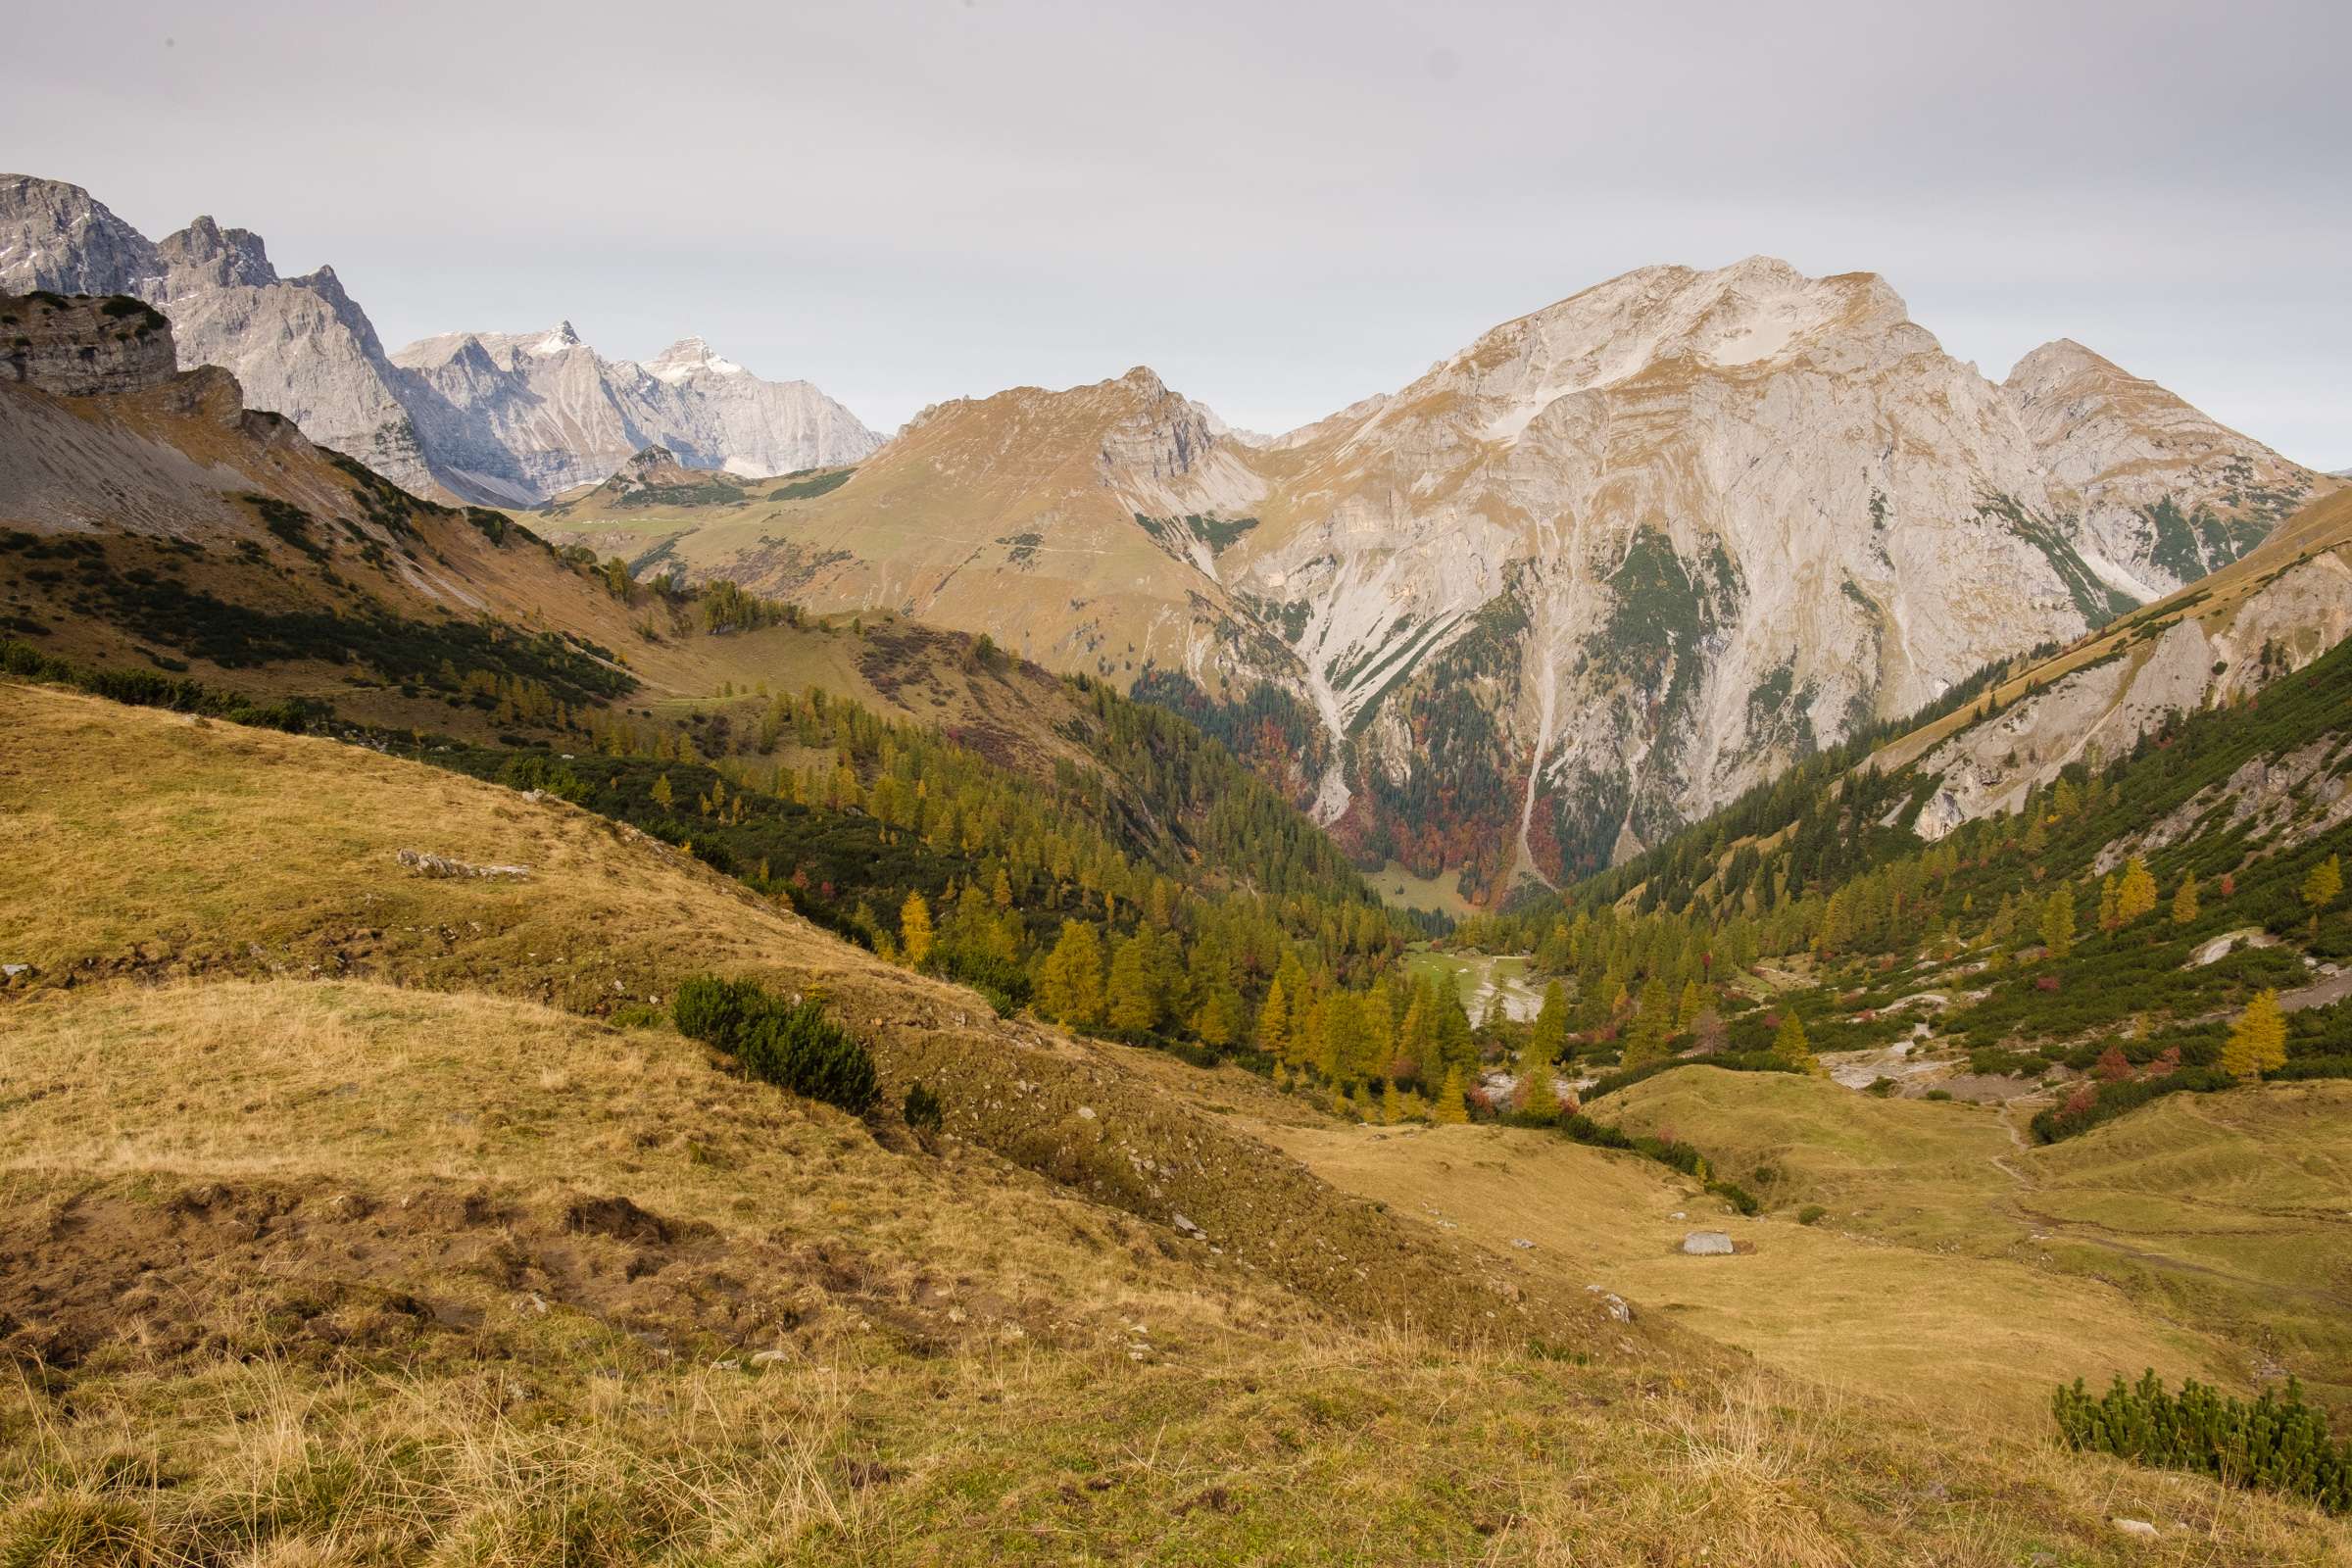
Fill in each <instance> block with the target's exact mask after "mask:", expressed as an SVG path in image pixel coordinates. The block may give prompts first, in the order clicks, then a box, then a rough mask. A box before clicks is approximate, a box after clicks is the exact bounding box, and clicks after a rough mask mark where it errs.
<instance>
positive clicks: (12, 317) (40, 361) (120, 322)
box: [0, 291, 178, 397]
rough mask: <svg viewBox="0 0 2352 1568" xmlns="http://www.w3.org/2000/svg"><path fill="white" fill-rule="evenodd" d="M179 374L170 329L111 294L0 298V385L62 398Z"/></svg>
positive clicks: (145, 309) (157, 316)
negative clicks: (25, 387)
mask: <svg viewBox="0 0 2352 1568" xmlns="http://www.w3.org/2000/svg"><path fill="white" fill-rule="evenodd" d="M177 373H178V366H177V363H176V361H175V360H174V358H173V355H172V323H171V322H169V321H167V320H166V319H164V317H163V315H162V314H161V313H160V312H158V311H156V310H155V309H154V308H153V307H151V306H149V305H147V304H145V303H143V302H141V301H139V300H134V299H131V298H130V297H128V296H127V295H122V294H113V295H106V296H97V295H89V294H74V295H60V294H53V293H49V292H46V291H43V292H40V293H35V294H0V380H6V381H13V382H15V383H17V384H19V385H28V386H35V387H38V388H40V389H41V390H42V391H44V392H52V393H56V394H58V395H60V396H64V397H88V396H93V395H97V394H103V393H116V392H135V391H139V390H142V389H144V388H147V387H153V386H161V385H162V384H163V383H165V382H167V381H169V380H171V379H172V376H173V375H175V374H177Z"/></svg>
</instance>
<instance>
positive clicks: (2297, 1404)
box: [2050, 1369, 2352, 1513]
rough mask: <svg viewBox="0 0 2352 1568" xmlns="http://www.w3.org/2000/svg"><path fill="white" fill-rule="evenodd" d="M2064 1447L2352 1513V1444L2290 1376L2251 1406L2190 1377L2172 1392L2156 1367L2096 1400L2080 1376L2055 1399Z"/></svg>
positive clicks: (2052, 1403) (2053, 1407)
mask: <svg viewBox="0 0 2352 1568" xmlns="http://www.w3.org/2000/svg"><path fill="white" fill-rule="evenodd" d="M2050 1408H2051V1413H2052V1414H2054V1415H2055V1416H2056V1417H2057V1418H2058V1432H2059V1435H2060V1437H2061V1438H2062V1439H2064V1441H2065V1442H2066V1444H2067V1446H2070V1447H2075V1448H2086V1449H2089V1450H2091V1451H2092V1452H2096V1453H2112V1454H2115V1455H2117V1456H2118V1457H2120V1458H2125V1459H2131V1460H2135V1461H2137V1462H2138V1463H2140V1464H2145V1465H2153V1466H2156V1467H2158V1468H2161V1469H2166V1470H2186V1471H2189V1472H2191V1473H2193V1474H2197V1475H2208V1476H2213V1477H2215V1478H2216V1479H2218V1480H2220V1481H2221V1482H2222V1483H2223V1484H2224V1485H2226V1486H2232V1487H2248V1488H2252V1489H2255V1490H2258V1491H2263V1492H2281V1493H2284V1494H2286V1495H2288V1496H2291V1497H2300V1498H2303V1499H2305V1500H2306V1501H2309V1502H2313V1503H2317V1504H2318V1505H2319V1506H2320V1507H2321V1508H2323V1509H2325V1510H2327V1512H2329V1513H2352V1442H2347V1443H2338V1442H2336V1441H2335V1440H2334V1439H2333V1438H2332V1437H2331V1436H2330V1435H2329V1433H2328V1431H2327V1418H2326V1417H2325V1416H2323V1415H2321V1414H2320V1412H2319V1411H2317V1410H2315V1409H2313V1408H2311V1406H2309V1405H2307V1404H2305V1403H2304V1402H2303V1390H2302V1386H2301V1385H2300V1384H2298V1383H2297V1382H2296V1381H2295V1380H2294V1379H2292V1378H2289V1379H2287V1383H2286V1393H2285V1397H2283V1398H2281V1397H2279V1396H2278V1394H2277V1393H2275V1392H2274V1391H2272V1390H2268V1389H2266V1390H2264V1391H2263V1393H2262V1396H2261V1397H2259V1398H2257V1399H2255V1400H2254V1401H2253V1402H2252V1403H2251V1404H2249V1403H2247V1402H2246V1401H2245V1400H2243V1399H2239V1398H2235V1397H2230V1396H2228V1395H2224V1394H2222V1393H2220V1392H2219V1391H2217V1390H2214V1389H2209V1388H2207V1387H2205V1386H2204V1385H2203V1384H2201V1383H2199V1382H2197V1381H2196V1380H2195V1379H2194V1378H2191V1379H2189V1380H2188V1381H2187V1382H2185V1383H2183V1384H2181V1386H2180V1393H2179V1394H2177V1395H2176V1394H2173V1393H2171V1392H2170V1391H2168V1390H2167V1389H2166V1388H2165V1386H2164V1381H2163V1380H2162V1379H2161V1378H2159V1377H2157V1375H2156V1374H2155V1372H2154V1370H2153V1369H2151V1370H2150V1371H2148V1372H2147V1373H2146V1374H2144V1375H2143V1376H2142V1377H2141V1378H2140V1380H2139V1382H2138V1383H2137V1384H2133V1385H2127V1384H2126V1383H2125V1382H2124V1380H2123V1379H2122V1378H2121V1377H2120V1376H2119V1377H2118V1378H2117V1379H2116V1380H2115V1383H2114V1385H2113V1386H2112V1387H2111V1388H2109V1389H2108V1391H2107V1392H2106V1393H2105V1394H2104V1395H2101V1396H2099V1397H2095V1398H2094V1397H2091V1396H2090V1395H2088V1394H2086V1393H2084V1392H2083V1390H2082V1379H2081V1378H2077V1379H2076V1380H2075V1385H2074V1387H2073V1388H2071V1389H2070V1388H2067V1387H2065V1386H2063V1385H2061V1386H2060V1387H2059V1389H2058V1392H2057V1394H2056V1395H2055V1396H2054V1397H2052V1399H2051V1401H2050Z"/></svg>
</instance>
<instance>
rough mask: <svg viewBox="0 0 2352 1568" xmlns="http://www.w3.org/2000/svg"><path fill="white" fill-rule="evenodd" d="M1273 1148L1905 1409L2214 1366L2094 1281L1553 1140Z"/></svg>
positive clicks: (2032, 1421)
mask: <svg viewBox="0 0 2352 1568" xmlns="http://www.w3.org/2000/svg"><path fill="white" fill-rule="evenodd" d="M1281 1142H1282V1145H1283V1147H1284V1148H1286V1149H1288V1150H1289V1151H1290V1152H1292V1153H1294V1154H1296V1155H1298V1156H1299V1158H1300V1159H1302V1160H1304V1161H1305V1162H1306V1163H1307V1165H1308V1166H1309V1167H1310V1168H1311V1169H1313V1170H1314V1171H1316V1172H1317V1173H1318V1174H1320V1175H1322V1176H1324V1177H1326V1178H1327V1179H1329V1180H1332V1181H1335V1182H1337V1183H1339V1184H1340V1185H1341V1186H1343V1187H1346V1188H1348V1190H1350V1191H1352V1192H1356V1193H1360V1194H1362V1195H1364V1196H1365V1197H1368V1198H1377V1199H1380V1200H1381V1201H1385V1202H1388V1203H1390V1204H1391V1205H1393V1206H1394V1207H1396V1208H1397V1209H1398V1210H1399V1211H1401V1212H1403V1213H1406V1214H1409V1215H1414V1216H1417V1217H1420V1218H1422V1219H1423V1220H1425V1221H1426V1222H1428V1223H1430V1224H1432V1225H1436V1226H1440V1227H1445V1228H1450V1229H1458V1231H1459V1232H1460V1233H1462V1234H1466V1235H1468V1236H1470V1237H1472V1238H1473V1239H1475V1240H1477V1241H1480V1242H1483V1243H1485V1244H1487V1245H1488V1246H1491V1247H1496V1248H1512V1244H1513V1243H1514V1242H1516V1241H1527V1242H1532V1243H1533V1244H1534V1246H1533V1247H1532V1248H1531V1249H1526V1250H1519V1249H1516V1248H1512V1250H1513V1251H1514V1252H1515V1253H1516V1255H1517V1256H1518V1257H1519V1259H1520V1265H1521V1267H1522V1268H1523V1269H1524V1270H1525V1271H1526V1272H1527V1273H1528V1274H1529V1275H1530V1276H1531V1277H1542V1276H1546V1275H1549V1276H1553V1277H1556V1278H1558V1279H1560V1280H1561V1281H1562V1283H1565V1284H1571V1285H1576V1286H1584V1285H1597V1286H1600V1287H1602V1288H1603V1289H1606V1290H1609V1291H1614V1292H1616V1293H1618V1294H1619V1295H1621V1296H1623V1297H1625V1298H1626V1299H1629V1300H1630V1301H1632V1302H1633V1303H1634V1304H1635V1306H1636V1309H1637V1310H1639V1311H1642V1312H1647V1313H1652V1314H1659V1315H1663V1316H1666V1317H1669V1318H1671V1319H1672V1320H1673V1321H1675V1322H1677V1323H1679V1324H1682V1325H1683V1326H1685V1327H1688V1328H1691V1329H1692V1330H1695V1331H1696V1332H1698V1333H1700V1334H1703V1335H1705V1336H1706V1337H1708V1338H1710V1339H1714V1340H1720V1341H1723V1342H1725V1343H1727V1344H1731V1345H1736V1346H1739V1347H1740V1348H1742V1349H1745V1350H1748V1351H1751V1352H1753V1353H1754V1354H1755V1355H1756V1356H1757V1357H1758V1358H1759V1359H1761V1360H1763V1361H1764V1362H1766V1363H1767V1364H1769V1365H1771V1366H1774V1367H1778V1368H1780V1369H1782V1370H1784V1371H1787V1372H1789V1373H1792V1374H1795V1375H1796V1376H1799V1377H1801V1378H1803V1379H1805V1380H1806V1381H1807V1382H1809V1383H1812V1384H1815V1385H1818V1386H1821V1387H1824V1388H1829V1389H1836V1390H1839V1391H1842V1392H1845V1393H1848V1394H1850V1395H1853V1396H1855V1397H1867V1398H1872V1399H1878V1400H1884V1401H1886V1402H1887V1404H1888V1405H1889V1406H1891V1407H1893V1408H1897V1409H1900V1410H1903V1411H1905V1412H1907V1415H1906V1419H1917V1420H1933V1421H1936V1422H1955V1423H1962V1424H1966V1425H1970V1426H1973V1427H1976V1428H1980V1429H1991V1430H2000V1429H2015V1428H2027V1429H2031V1428H2033V1427H2034V1426H2035V1425H2037V1424H2038V1423H2039V1422H2040V1421H2042V1420H2044V1419H2046V1411H2047V1407H2048V1402H2049V1396H2050V1390H2051V1389H2052V1388H2053V1387H2054V1386H2055V1385H2057V1384H2058V1383H2060V1382H2064V1381H2071V1380H2072V1379H2074V1378H2075V1377H2078V1376H2089V1377H2091V1378H2092V1379H2093V1380H2094V1381H2102V1382H2103V1381H2104V1380H2105V1377H2106V1375H2107V1374H2108V1373H2110V1372H2115V1371H2126V1372H2129V1373H2131V1375H2133V1376H2137V1375H2138V1373H2139V1371H2140V1369H2141V1368H2143V1367H2147V1366H2155V1367H2157V1368H2159V1369H2161V1370H2163V1371H2164V1372H2165V1373H2167V1374H2168V1375H2169V1376H2173V1377H2175V1378H2178V1377H2180V1376H2181V1375H2184V1374H2194V1375H2196V1376H2199V1377H2202V1378H2205V1379H2207V1380H2208V1381H2210V1380H2211V1379H2213V1378H2214V1377H2215V1376H2216V1375H2217V1373H2219V1372H2220V1371H2221V1370H2222V1368H2221V1367H2218V1366H2217V1365H2216V1362H2217V1359H2218V1357H2217V1356H2216V1354H2215V1348H2214V1347H2212V1346H2211V1345H2210V1344H2208V1343H2206V1342H2204V1341H2203V1340H2201V1339H2200V1338H2199V1337H2197V1336H2194V1335H2191V1334H2187V1333H2184V1332H2181V1331H2180V1330H2178V1329H2174V1328H2171V1327H2169V1326H2167V1325H2165V1324H2163V1323H2161V1322H2157V1321H2152V1320H2151V1319H2150V1318H2149V1317H2148V1316H2146V1315H2145V1314H2143V1313H2141V1312H2139V1311H2137V1310H2135V1309H2134V1308H2133V1305H2132V1303H2131V1301H2129V1300H2128V1299H2125V1298H2124V1297H2123V1296H2122V1295H2121V1294H2120V1293H2118V1292H2116V1291H2114V1290H2112V1289H2108V1288H2105V1287H2102V1286H2100V1285H2098V1284H2096V1283H2095V1282H2090V1281H2084V1280H2080V1279H2072V1278H2066V1277H2062V1276H2053V1275H2052V1274H2050V1273H2049V1272H2046V1271H2043V1270H2037V1269H2034V1268H2031V1267H2028V1266H2026V1265H2023V1264H2019V1263H2013V1262H2009V1261H2006V1260H2002V1259H1994V1258H1983V1257H1976V1256H1967V1255H1959V1254H1953V1253H1949V1252H1944V1251H1938V1250H1930V1249H1921V1248H1913V1247H1903V1246H1898V1245H1892V1244H1889V1243H1887V1242H1884V1241H1880V1240H1878V1239H1875V1238H1872V1237H1869V1236H1867V1235H1863V1234H1858V1233H1857V1234H1846V1233H1843V1232H1841V1231H1840V1229H1838V1227H1837V1225H1836V1222H1835V1221H1831V1222H1827V1223H1825V1224H1823V1225H1820V1226H1801V1225H1798V1224H1796V1223H1794V1222H1793V1221H1792V1220H1789V1219H1786V1218H1780V1219H1769V1218H1767V1219H1743V1218H1740V1216H1738V1215H1737V1214H1735V1213H1733V1212H1732V1211H1731V1210H1730V1209H1729V1208H1728V1206H1727V1205H1725V1204H1724V1203H1723V1202H1722V1201H1721V1200H1719V1199H1715V1198H1713V1197H1710V1196H1709V1195H1707V1194H1706V1193H1704V1192H1703V1191H1702V1190H1701V1189H1700V1188H1699V1187H1698V1185H1697V1184H1696V1183H1695V1182H1691V1181H1690V1180H1688V1179H1686V1178H1683V1177H1681V1176H1679V1175H1678V1174H1676V1173H1675V1172H1673V1171H1671V1170H1668V1169H1667V1168H1665V1167H1664V1166H1661V1165H1657V1164H1654V1163H1652V1162H1650V1161H1648V1160H1645V1159H1642V1158H1641V1157H1640V1156H1638V1155H1632V1154H1620V1153H1610V1152H1603V1151H1599V1150H1592V1149H1585V1148H1581V1147H1579V1146H1577V1145H1574V1144H1571V1143H1568V1142H1567V1141H1566V1140H1564V1139H1560V1138H1557V1137H1554V1136H1552V1135H1550V1134H1545V1133H1539V1132H1533V1131H1516V1130H1512V1129H1504V1128H1486V1127H1454V1128H1436V1129H1429V1130H1416V1131H1402V1130H1394V1129H1391V1130H1380V1129H1338V1128H1334V1129H1297V1130H1292V1131H1288V1132H1285V1133H1283V1134H1282V1135H1281ZM1677 1214H1681V1215H1683V1216H1685V1217H1684V1218H1680V1219H1678V1218H1675V1216H1676V1215H1677ZM1692 1230H1724V1231H1728V1232H1729V1233H1730V1234H1731V1235H1732V1237H1733V1238H1734V1240H1735V1242H1737V1243H1741V1244H1746V1245H1748V1246H1750V1247H1752V1249H1753V1250H1752V1251H1748V1252H1742V1253H1740V1254H1739V1255H1736V1256H1732V1257H1690V1256H1685V1255H1683V1254H1682V1253H1681V1252H1680V1251H1679V1250H1678V1249H1679V1247H1680V1245H1681V1242H1682V1239H1683V1237H1684V1235H1685V1234H1686V1233H1688V1232H1690V1231H1692Z"/></svg>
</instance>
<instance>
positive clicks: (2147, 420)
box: [2001, 338, 2333, 600]
mask: <svg viewBox="0 0 2352 1568" xmlns="http://www.w3.org/2000/svg"><path fill="white" fill-rule="evenodd" d="M2001 390H2002V391H2003V392H2005V393H2006V394H2007V395H2008V397H2009V400H2010V402H2011V404H2012V405H2014V406H2015V408H2016V409H2017V413H2018V418H2019V420H2020V422H2022V423H2023V424H2024V425H2025V427H2026V432H2027V434H2028V435H2030V436H2031V437H2033V440H2034V448H2035V450H2036V452H2037V453H2038V454H2039V456H2040V460H2041V465H2042V466H2043V468H2044V469H2045V470H2046V472H2047V474H2048V477H2049V484H2050V490H2051V495H2052V499H2053V503H2054V504H2055V505H2056V506H2058V507H2059V508H2061V509H2062V510H2063V511H2064V512H2066V513H2068V514H2069V515H2072V516H2074V517H2075V518H2076V519H2078V525H2079V527H2080V529H2081V531H2082V535H2083V536H2084V537H2085V539H2086V540H2087V541H2088V542H2089V544H2090V547H2091V550H2092V551H2093V552H2095V554H2096V555H2097V556H2098V557H2100V558H2101V559H2103V560H2105V561H2107V562H2110V563H2113V564H2114V565H2115V566H2116V567H2118V568H2120V570H2119V572H2118V574H2117V576H2118V580H2117V582H2116V586H2118V587H2122V588H2124V589H2125V590H2126V591H2128V592H2130V593H2131V594H2132V595H2133V596H2134V597H2136V598H2139V599H2143V600H2145V599H2154V598H2158V597H2161V596H2162V595H2164V594H2168V593H2171V592H2172V591H2173V590H2174V589H2176V588H2179V587H2180V586H2181V585H2182V584H2184V583H2189V582H2194V581H2195V580H2196V579H2197V578H2199V577H2202V576H2204V575H2205V574H2206V573H2207V572H2210V571H2212V570H2213V569H2214V568H2216V567H2218V566H2221V565H2224V564H2227V563H2229V562H2231V561H2234V560H2236V559H2237V558H2238V557H2239V556H2242V555H2244V554H2245V553H2246V552H2247V551H2248V550H2250V549H2252V548H2253V547H2254V546H2255V545H2257V544H2259V543H2260V542H2261V541H2262V540H2263V538H2264V537H2265V536H2266V535H2268V534H2269V533H2270V531H2271V530H2272V529H2273V528H2275V527H2277V526H2278V523H2279V522H2280V521H2281V520H2282V519H2284V518H2285V517H2286V516H2287V515H2289V514H2291V513H2293V512H2294V511H2295V510H2296V509H2297V508H2298V507H2300V506H2302V505H2303V503H2304V502H2306V501H2308V500H2311V499H2312V498H2313V497H2314V496H2316V495H2319V494H2324V493H2326V492H2327V490H2329V489H2332V488H2333V486H2332V485H2331V484H2330V483H2329V482H2328V476H2327V475H2322V474H2316V473H2313V472H2312V471H2311V470H2309V469H2307V468H2304V467H2302V466H2299V465H2296V464H2292V463H2289V462H2287V461H2286V460H2285V459H2284V458H2281V457H2280V456H2278V453H2276V452H2273V451H2271V450H2270V449H2269V448H2268V447H2266V446H2264V445H2262V443H2260V442H2258V441H2255V440H2252V439H2250V438H2248V437H2246V436H2243V435H2240V434H2238V433H2237V432H2236V431H2235V430H2232V429H2229V428H2228V427H2227V426H2225V425H2222V424H2219V423H2216V422H2215V421H2214V420H2212V419H2210V418H2208V417H2206V416H2204V415H2203V414H2200V413H2199V412H2197V411H2196V410H2195V409H2193V408H2191V407H2189V406H2188V405H2187V404H2186V403H2183V402H2182V401H2180V399H2179V398H2177V397H2175V396H2173V394H2172V393H2170V392H2167V391H2166V390H2165V389H2164V388H2163V387H2160V386H2158V385H2157V384H2156V383H2155V382H2153V381H2147V380H2142V379H2141V378H2140V377H2138V376H2135V375H2132V374H2130V373H2129V372H2127V371H2125V370H2124V369H2122V368H2120V367H2118V366H2116V365H2114V364H2112V363H2110V362H2109V361H2107V360H2104V359H2101V358H2100V357H2099V356H2098V355H2096V354H2093V353H2092V352H2091V351H2090V350H2088V349H2086V348H2084V347H2083V346H2082V344H2080V343H2077V342H2075V341H2073V340H2072V339H2071V338H2060V339H2059V340H2058V341H2057V342H2055V343H2045V344H2043V345H2042V346H2041V347H2040V348H2037V349H2035V350H2034V352H2033V353H2031V354H2029V355H2027V356H2026V357H2025V358H2024V359H2022V360H2020V361H2018V363H2017V366H2016V368H2014V369H2012V370H2011V371H2010V372H2009V379H2008V380H2007V381H2006V382H2005V383H2003V385H2002V388H2001Z"/></svg>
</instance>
